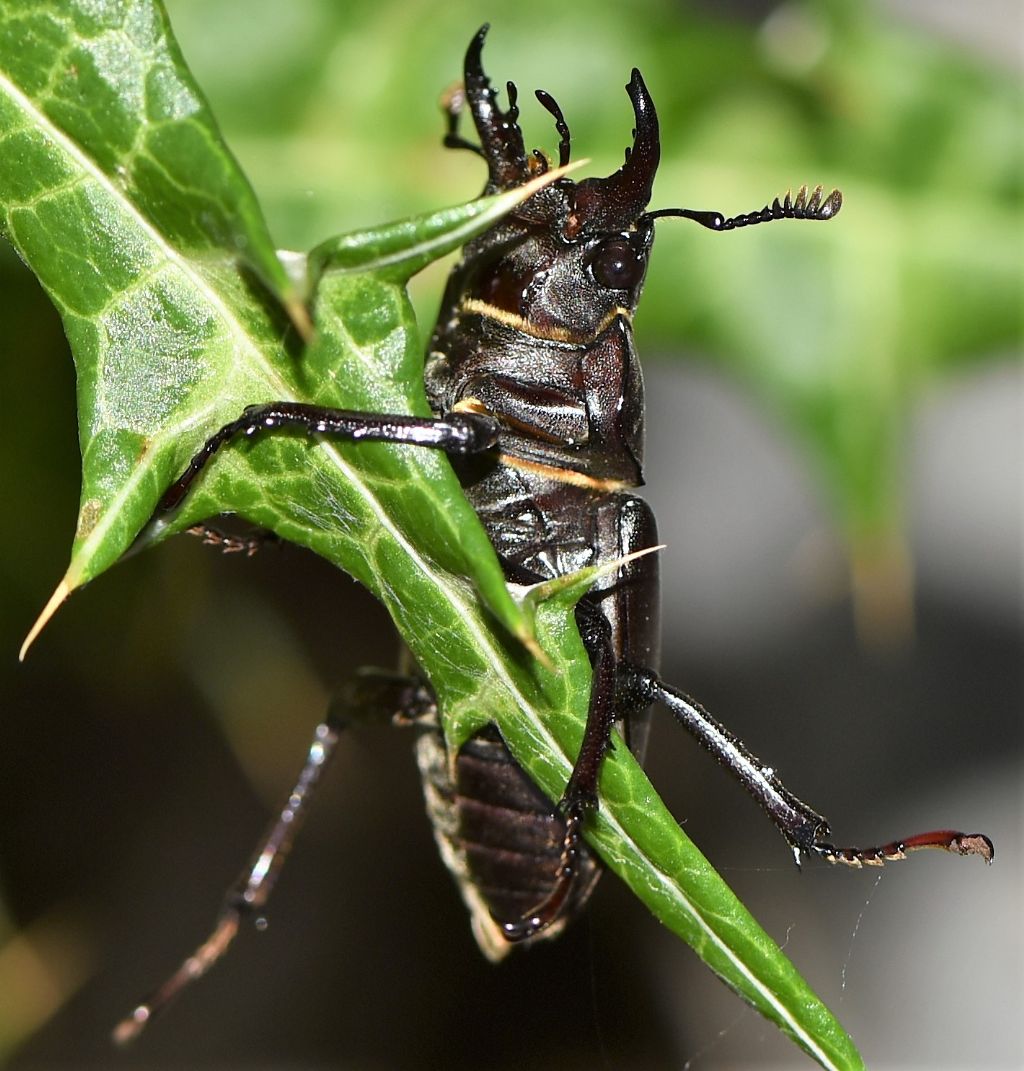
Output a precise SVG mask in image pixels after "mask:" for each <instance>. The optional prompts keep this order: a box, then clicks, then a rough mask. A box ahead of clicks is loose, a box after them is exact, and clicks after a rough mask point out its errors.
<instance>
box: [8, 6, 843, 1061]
mask: <svg viewBox="0 0 1024 1071" xmlns="http://www.w3.org/2000/svg"><path fill="white" fill-rule="evenodd" d="M112 57H120V64H121V66H120V68H119V67H118V64H117V62H115V59H114V58H112ZM69 102H70V103H69ZM553 177H555V176H554V175H553V174H549V175H548V176H547V179H548V180H550V179H551V178H553ZM197 191H204V192H202V193H200V192H197ZM211 191H213V192H211ZM529 192H531V191H530V189H529V188H526V189H523V190H519V191H516V192H515V193H514V194H509V195H505V196H503V197H498V198H492V199H489V200H487V201H482V202H478V203H475V204H472V205H467V206H461V207H460V208H456V209H448V210H445V211H443V212H440V213H432V214H429V215H427V216H423V217H417V218H416V219H413V220H407V221H404V222H403V223H400V224H393V225H389V226H385V227H381V228H376V229H374V230H373V231H368V232H364V233H363V234H361V235H356V236H349V237H348V238H345V239H339V240H334V241H332V242H329V243H324V244H323V245H322V246H320V247H318V249H317V250H315V251H314V253H313V254H312V255H311V257H310V262H309V265H310V269H311V275H312V276H313V295H312V300H313V306H314V319H315V326H316V334H315V337H314V338H313V340H312V342H311V343H310V345H309V346H308V347H306V348H305V349H303V347H302V345H301V339H300V338H299V337H298V336H297V333H296V330H295V328H294V326H293V324H292V323H291V321H290V320H289V318H288V316H286V315H285V312H284V309H283V308H282V306H281V305H280V304H278V302H277V301H276V300H275V299H274V298H273V296H272V292H271V291H273V292H276V293H277V294H279V295H282V296H283V298H284V300H285V301H289V300H290V299H289V297H288V295H289V293H290V292H291V291H290V290H289V289H288V285H289V284H288V283H287V281H286V278H287V277H286V276H285V274H284V272H283V269H281V268H280V265H279V262H278V261H277V259H276V258H275V257H273V254H272V252H271V245H270V243H269V239H267V236H266V230H265V227H264V226H263V223H262V220H261V218H260V214H259V210H258V207H257V206H256V204H255V201H254V199H253V197H252V194H251V191H250V189H249V187H248V185H247V183H246V182H245V179H244V177H243V176H242V175H241V173H240V171H239V170H238V168H237V166H236V165H235V164H234V161H233V158H232V157H231V155H230V153H229V152H228V150H227V149H226V147H225V146H224V145H223V144H222V142H221V141H220V138H219V136H218V134H217V131H216V127H215V126H214V124H213V122H212V120H211V119H210V117H209V113H208V110H207V109H206V106H205V104H203V102H202V97H201V95H200V93H199V91H198V89H197V88H196V86H195V85H194V83H193V81H192V80H191V78H190V76H189V74H188V71H187V69H186V68H185V66H184V64H183V62H182V60H181V58H180V56H179V55H178V52H177V49H176V46H175V45H174V43H173V40H172V39H171V37H170V32H169V29H168V27H167V23H166V20H165V18H164V16H163V14H162V11H161V9H160V7H159V5H156V4H154V3H151V2H145V0H122V2H117V3H115V2H113V0H109V2H103V0H64V2H60V3H58V2H57V0H53V2H51V3H49V4H43V3H26V4H21V5H18V4H8V5H7V6H6V7H5V8H4V9H2V12H0V228H2V231H3V233H4V235H5V236H6V237H8V239H9V240H10V241H11V242H12V244H13V245H14V247H15V248H16V249H17V250H18V252H19V254H20V255H21V256H22V257H23V258H24V259H25V261H26V262H27V263H28V264H29V266H30V267H31V268H32V269H33V270H34V271H35V272H36V274H37V275H38V276H39V278H40V280H41V282H42V284H43V285H44V287H45V288H46V289H47V291H48V292H49V294H50V296H51V297H52V299H53V301H54V303H55V304H56V306H57V308H58V309H59V310H60V313H61V315H62V317H63V320H64V325H65V329H66V332H67V335H68V338H69V340H70V341H71V344H72V347H73V350H74V354H75V359H76V365H77V372H78V381H79V417H80V436H81V443H82V454H83V492H82V506H81V512H80V521H79V528H78V533H77V536H76V539H75V543H74V547H73V550H72V560H71V566H70V568H69V570H68V574H67V576H66V578H65V590H68V589H70V588H72V587H74V586H77V585H80V584H82V583H85V582H86V581H87V580H89V579H92V578H93V577H95V576H97V575H98V574H99V573H101V572H102V571H103V570H104V569H106V568H108V567H109V566H110V565H111V564H113V563H114V562H115V561H116V560H117V559H118V558H119V557H120V556H121V554H122V553H123V552H124V551H125V550H126V549H127V548H129V547H130V546H131V544H132V543H133V541H134V540H135V539H136V537H137V535H138V533H139V532H140V530H142V529H143V527H144V525H145V524H146V522H147V520H148V518H149V517H150V515H151V513H152V511H153V508H154V506H155V505H156V503H157V502H158V500H159V498H160V496H161V494H162V493H163V491H164V490H165V488H166V487H167V486H168V485H169V484H170V483H171V482H172V481H173V480H174V479H175V478H176V477H177V476H178V474H179V473H180V472H181V471H182V470H183V469H184V468H185V465H186V464H187V462H188V461H189V460H190V458H191V457H192V456H193V455H194V454H195V452H196V450H197V449H198V448H199V447H200V446H201V445H202V443H203V442H204V441H205V440H206V439H207V438H208V436H209V435H210V434H211V433H212V432H214V431H215V430H217V429H218V428H219V427H220V426H222V425H223V424H224V423H225V422H227V421H229V420H231V419H233V418H234V417H236V416H237V415H238V414H239V413H240V411H241V410H242V408H243V407H244V406H245V405H249V404H254V403H259V402H265V401H282V400H298V401H307V402H315V403H318V404H324V405H334V406H341V407H345V408H351V409H362V410H366V411H371V412H381V411H383V412H409V413H414V414H426V413H428V409H427V403H426V399H425V397H424V394H423V386H422V351H421V347H420V342H419V339H418V335H417V332H416V325H415V320H414V317H413V312H412V308H411V306H410V304H409V301H408V297H407V295H406V292H405V289H404V282H405V279H406V278H407V277H408V275H409V274H410V273H411V272H412V271H413V270H415V269H416V268H418V267H420V266H422V265H423V264H425V263H426V262H427V261H428V260H430V259H432V258H433V257H435V256H438V255H440V254H441V253H443V252H444V251H446V250H447V249H450V248H453V247H454V246H455V245H457V244H458V243H460V242H462V241H465V240H466V239H467V238H468V237H470V236H471V235H472V234H475V233H479V232H480V231H481V230H483V229H485V228H486V227H488V226H490V225H492V224H493V223H494V221H495V220H497V219H498V218H499V217H500V215H501V214H502V213H503V212H505V211H507V210H508V209H509V208H510V207H511V206H512V205H513V204H514V203H515V201H516V200H518V199H521V198H522V197H525V196H527V195H528V194H529ZM264 281H267V282H269V283H270V284H271V290H268V288H267V286H265V285H264ZM293 311H294V310H293ZM222 512H236V513H239V514H241V515H242V516H244V517H246V518H247V519H249V520H251V521H253V522H254V523H256V524H258V525H261V526H263V527H266V528H270V529H272V530H273V531H275V532H277V533H278V534H280V535H281V536H282V537H284V538H286V539H290V540H292V541H294V542H296V543H299V544H301V545H304V546H307V547H310V548H312V549H313V550H315V551H316V552H317V553H319V554H321V555H323V556H324V557H325V558H327V559H329V560H330V561H332V562H334V563H335V564H337V565H338V566H340V567H341V568H343V569H345V570H346V571H347V572H349V573H350V574H352V575H353V576H355V577H357V578H358V579H360V580H361V581H362V582H363V583H364V584H366V586H367V587H368V588H369V589H370V590H371V591H373V592H374V593H375V594H376V595H377V596H378V598H380V599H381V601H382V602H383V603H384V604H385V605H386V606H387V608H388V610H389V611H390V613H391V614H392V617H393V618H394V620H395V624H396V626H397V627H398V629H399V631H400V633H401V635H402V637H403V639H404V640H405V642H406V643H407V644H408V645H409V647H410V649H411V651H412V653H413V655H414V656H415V657H416V659H417V660H418V662H419V664H420V665H421V667H422V668H423V669H424V671H425V672H426V674H427V675H428V677H429V679H430V681H431V683H432V684H433V686H434V688H435V689H436V692H437V695H438V698H439V701H440V704H441V708H442V712H443V717H444V723H445V731H446V735H447V737H448V740H449V743H450V745H451V746H453V747H457V746H458V744H459V742H460V741H461V740H463V739H465V737H466V736H467V735H468V734H470V733H472V732H473V731H475V730H476V729H477V728H479V727H480V726H482V725H484V724H486V723H488V722H490V721H493V722H495V723H496V724H497V725H498V727H499V729H500V730H501V732H502V735H503V736H504V737H505V739H506V741H507V742H508V744H509V747H510V748H511V750H512V752H513V754H514V755H515V757H516V758H517V760H518V761H519V762H520V763H521V764H522V765H523V767H524V768H525V769H526V770H527V771H528V772H529V774H530V776H531V777H533V778H534V779H535V780H536V781H537V783H538V784H540V785H541V786H542V787H543V788H544V790H545V791H546V792H547V793H548V794H549V795H550V796H551V798H552V799H558V798H559V796H560V795H561V792H562V790H563V788H564V786H565V783H566V780H567V778H568V775H569V772H570V770H571V767H572V761H573V757H574V756H575V754H576V753H577V751H578V748H579V743H580V739H581V737H582V733H583V725H584V721H585V715H586V709H587V702H588V697H589V688H590V669H589V664H588V661H587V657H586V654H585V652H584V650H583V648H582V646H581V644H580V640H579V636H578V633H577V631H576V628H575V624H574V621H573V617H572V613H571V603H572V601H573V599H574V598H576V597H578V594H579V591H580V590H581V587H582V585H583V584H585V582H586V581H587V580H588V579H589V578H586V577H582V578H573V579H572V581H571V582H570V583H569V584H568V585H567V586H566V588H565V590H563V591H561V592H558V593H555V594H554V595H553V596H552V597H551V598H549V599H548V600H547V601H546V602H544V603H543V606H542V607H541V609H540V611H539V612H538V615H537V619H538V622H539V625H540V633H539V638H540V640H541V643H542V647H543V650H544V651H545V653H546V656H547V660H548V664H547V665H542V664H540V663H539V662H538V660H537V659H536V658H534V657H533V656H531V654H530V653H529V652H528V651H527V650H526V649H525V648H524V647H523V645H522V643H521V642H519V640H520V639H529V637H530V630H531V625H530V619H529V615H528V614H527V613H526V612H525V611H524V603H520V602H519V601H517V600H516V599H514V598H513V596H512V595H511V593H510V592H509V591H508V589H507V588H506V586H505V584H504V580H503V578H502V575H501V571H500V568H499V566H498V563H497V560H496V557H495V555H494V551H493V549H492V548H491V546H490V544H489V542H488V541H487V539H486V536H485V535H484V533H483V530H482V528H481V526H480V524H479V520H478V519H477V517H476V515H475V514H474V513H473V511H472V510H471V508H470V507H469V505H468V503H467V502H466V500H465V498H464V496H463V495H462V493H461V490H460V488H459V485H458V482H457V480H456V479H455V476H454V474H453V473H452V471H451V469H450V467H449V465H448V463H447V461H446V459H445V458H444V457H442V456H441V455H439V454H437V453H435V452H432V451H429V450H415V449H410V448H399V447H394V446H389V445H385V444H363V445H358V444H351V443H350V444H338V443H332V442H330V441H328V440H326V439H324V438H322V437H316V438H314V439H313V440H312V441H310V440H309V439H308V438H307V437H306V436H303V435H294V434H275V435H272V436H271V435H263V436H256V437H255V438H254V439H253V440H252V441H247V442H244V443H234V444H231V445H230V446H227V447H225V448H224V449H223V450H222V451H220V452H219V453H218V455H217V456H216V457H215V459H214V460H213V461H212V462H211V464H210V465H209V466H208V468H207V469H206V470H204V474H203V475H202V476H201V478H200V479H199V480H198V481H197V484H196V486H195V488H194V491H193V493H191V494H190V495H189V497H188V498H187V499H186V501H185V504H184V507H183V508H182V509H181V511H180V512H179V514H178V515H177V516H175V517H174V519H173V521H172V522H171V523H170V524H169V525H168V526H167V527H166V529H164V531H165V532H172V531H176V530H179V529H181V528H183V527H185V526H187V525H189V524H191V523H193V522H194V521H195V520H198V519H202V518H205V517H207V516H210V515H213V514H218V513H222ZM548 594H549V595H550V594H551V592H548ZM502 625H503V626H504V627H501V626H502ZM516 637H519V639H517V638H516ZM601 798H602V805H601V809H600V812H599V814H598V816H597V818H596V821H595V822H594V823H593V828H592V829H591V830H590V831H589V833H588V836H589V837H590V838H591V839H592V841H593V843H594V844H595V845H596V846H597V847H598V849H599V850H600V851H601V853H602V855H603V856H604V857H605V858H606V859H607V861H608V863H609V865H610V866H611V867H612V868H613V869H615V870H616V871H617V872H619V873H620V874H621V875H622V876H623V878H624V879H625V880H626V881H627V882H628V883H629V884H630V885H631V887H633V888H634V890H635V891H636V892H637V894H638V895H639V896H641V898H642V899H644V901H645V902H646V903H648V905H649V906H650V907H651V909H652V910H653V911H655V913H656V914H657V915H658V917H659V918H661V919H662V920H663V921H664V922H665V923H666V925H668V926H669V927H670V928H671V929H673V930H674V931H675V932H677V933H679V934H680V935H681V936H683V937H684V939H686V940H687V941H688V942H689V943H691V945H692V946H693V947H694V949H695V950H696V951H697V953H698V954H699V955H700V956H701V957H702V958H703V959H704V960H705V962H707V963H708V964H709V966H711V967H712V969H714V970H715V971H716V972H717V973H718V974H719V975H720V977H721V978H722V979H723V980H724V981H726V983H727V984H728V985H730V986H731V987H733V988H734V989H735V990H736V991H737V992H738V993H740V994H741V995H742V996H743V997H744V999H746V1000H748V1001H749V1002H750V1003H751V1004H753V1005H754V1006H755V1007H757V1008H758V1010H760V1011H761V1012H762V1013H763V1014H765V1015H766V1016H768V1017H769V1018H770V1019H772V1020H773V1021H774V1022H776V1023H778V1024H779V1025H780V1027H781V1028H782V1029H784V1030H785V1031H786V1032H787V1033H789V1034H790V1035H791V1036H792V1037H793V1038H794V1040H795V1041H796V1042H797V1043H798V1044H799V1045H801V1047H803V1048H804V1049H805V1051H807V1052H808V1053H809V1054H810V1055H811V1056H812V1057H814V1058H815V1059H817V1060H818V1061H819V1062H820V1063H822V1064H823V1066H826V1067H836V1068H855V1067H859V1066H860V1061H859V1057H858V1056H857V1054H856V1051H855V1050H854V1049H853V1046H852V1043H851V1042H850V1041H849V1039H848V1038H847V1037H846V1035H845V1034H844V1033H843V1031H842V1029H841V1027H840V1026H839V1025H838V1023H836V1021H835V1020H834V1018H833V1017H832V1016H831V1014H830V1013H829V1012H828V1011H827V1009H825V1008H824V1006H823V1005H822V1004H821V1003H820V1001H818V1000H817V998H816V997H815V996H814V995H813V993H811V991H810V990H809V989H808V987H807V985H806V983H805V982H803V980H802V979H801V978H800V977H799V975H798V974H797V972H796V971H795V969H794V968H793V967H792V965H791V964H790V963H789V962H788V960H786V958H785V957H784V956H783V955H782V953H781V951H780V950H779V949H778V947H777V946H776V945H775V943H774V942H772V941H771V939H770V938H769V937H768V936H767V935H766V934H764V932H763V931H762V930H761V929H760V927H759V926H758V925H757V924H756V922H755V921H754V920H753V919H752V918H751V917H750V916H749V915H748V914H747V913H746V912H745V911H744V909H743V908H742V906H741V905H739V903H738V902H737V901H736V899H735V897H734V896H733V894H732V893H731V891H730V890H729V889H728V887H727V886H726V885H725V884H724V882H722V880H721V879H720V878H719V877H718V876H717V875H716V874H715V873H714V871H713V870H712V869H711V868H710V866H709V865H708V864H707V862H706V861H705V860H704V859H703V857H702V856H701V855H700V853H699V852H698V851H697V850H696V848H694V847H693V845H692V844H690V842H689V840H688V839H687V838H686V837H685V835H684V834H683V833H682V831H681V830H680V828H679V826H678V824H677V823H676V822H675V821H674V819H672V817H671V816H670V815H669V814H668V813H667V811H665V809H664V807H663V806H662V805H661V804H660V802H659V801H658V799H657V797H656V795H655V794H654V791H653V789H652V788H651V786H650V784H649V782H648V781H647V779H646V777H645V776H644V774H643V772H642V771H641V770H640V768H639V767H638V766H637V764H636V763H635V762H634V760H633V759H632V757H631V756H630V754H629V752H628V750H627V749H626V748H625V747H624V746H622V745H621V744H620V745H619V746H617V747H616V748H615V750H614V753H613V754H612V755H610V756H609V758H608V760H607V761H606V762H605V764H604V768H603V771H602V777H601Z"/></svg>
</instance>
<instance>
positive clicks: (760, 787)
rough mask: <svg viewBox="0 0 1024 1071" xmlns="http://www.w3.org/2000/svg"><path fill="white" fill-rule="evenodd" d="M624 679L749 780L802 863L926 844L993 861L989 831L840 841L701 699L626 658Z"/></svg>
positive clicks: (864, 858) (903, 851)
mask: <svg viewBox="0 0 1024 1071" xmlns="http://www.w3.org/2000/svg"><path fill="white" fill-rule="evenodd" d="M619 680H620V687H621V688H622V689H623V690H624V691H625V693H626V694H627V695H630V696H632V698H633V700H634V701H635V702H637V703H639V704H645V703H650V702H658V703H661V704H662V705H663V706H666V707H667V708H668V709H669V711H671V713H672V715H673V716H674V717H675V719H676V721H678V722H679V723H680V725H682V726H683V728H684V729H686V730H687V731H688V732H689V733H690V734H691V735H692V736H693V737H694V738H695V739H696V740H697V742H698V743H699V744H700V745H701V746H702V747H704V748H705V749H706V750H707V751H710V752H711V754H712V755H714V757H715V758H716V759H717V760H718V761H719V762H720V763H721V764H722V765H723V766H724V767H725V768H726V769H727V770H728V771H729V772H730V773H731V774H732V775H733V776H734V777H735V778H736V779H737V780H738V781H739V782H740V784H741V785H743V787H744V788H745V789H746V790H747V792H749V793H750V795H751V796H753V798H754V799H755V800H756V801H757V802H758V803H759V804H760V805H761V807H762V808H763V809H764V811H765V813H766V814H767V815H768V817H769V818H770V819H771V820H772V821H773V822H774V823H775V825H776V827H777V828H778V829H779V832H781V833H782V835H783V836H784V837H785V838H786V840H787V841H788V842H789V845H790V847H791V848H792V850H793V856H794V858H795V860H796V863H797V866H799V865H800V856H801V854H807V855H816V856H819V857H820V858H822V859H826V860H828V862H830V863H845V864H846V865H847V866H853V867H861V866H882V865H883V864H884V863H886V862H892V861H893V860H896V859H903V858H905V857H906V855H907V854H908V853H909V852H912V851H918V850H919V849H922V848H941V849H942V850H944V851H947V852H952V853H954V854H956V855H980V856H981V857H982V858H983V859H984V860H985V861H986V862H991V861H992V858H993V855H994V849H993V847H992V841H990V840H989V838H988V837H986V836H985V835H984V834H983V833H960V832H957V831H956V830H951V829H940V830H935V831H933V832H930V833H919V834H916V835H915V836H912V837H906V838H904V839H903V840H894V841H890V842H889V843H888V844H882V845H879V846H877V847H870V848H855V847H851V848H839V847H836V846H835V845H834V844H831V843H829V841H828V839H827V838H828V837H829V835H830V833H831V830H830V828H829V824H828V822H827V821H826V819H824V818H823V817H822V816H821V815H820V814H818V813H817V812H816V811H814V810H812V809H811V808H810V807H808V806H807V804H806V803H804V802H803V801H802V800H800V799H798V798H797V797H796V796H794V795H793V793H792V792H790V791H789V790H788V789H787V788H786V787H785V785H783V784H782V782H781V781H780V780H779V778H778V776H777V775H776V773H775V771H774V769H773V768H772V767H771V766H768V765H767V764H766V763H763V762H761V760H760V759H758V758H757V757H756V756H755V755H753V754H752V753H751V752H750V751H749V750H748V749H747V747H746V745H745V744H744V743H743V742H742V741H741V740H739V739H738V738H737V737H735V736H734V735H733V734H732V733H730V732H729V730H728V729H726V728H725V727H724V726H723V725H721V724H720V723H719V722H717V721H716V720H715V719H714V718H712V717H711V715H710V714H709V713H708V712H707V711H706V710H705V709H704V708H703V707H702V706H701V705H700V704H699V703H696V702H694V700H692V699H690V698H689V697H688V696H686V695H684V694H683V693H682V692H681V691H679V690H678V689H676V688H672V687H670V686H669V685H667V684H664V683H663V682H662V681H661V680H660V679H659V678H658V676H657V674H655V673H653V672H652V671H651V670H648V669H642V668H638V667H635V666H629V665H625V664H623V665H621V666H620V670H619Z"/></svg>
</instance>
